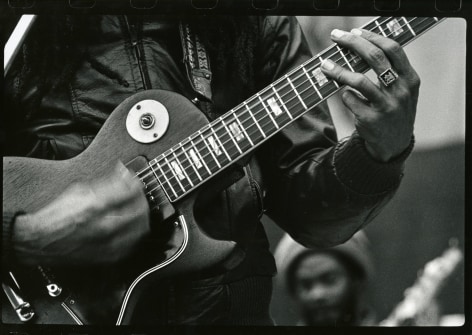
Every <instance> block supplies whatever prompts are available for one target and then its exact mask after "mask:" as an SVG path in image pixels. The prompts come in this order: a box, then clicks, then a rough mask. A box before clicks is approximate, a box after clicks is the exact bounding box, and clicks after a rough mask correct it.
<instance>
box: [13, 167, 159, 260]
mask: <svg viewBox="0 0 472 335" xmlns="http://www.w3.org/2000/svg"><path fill="white" fill-rule="evenodd" d="M149 232H150V223H149V206H148V203H147V201H146V197H145V195H144V192H143V185H142V183H141V182H140V181H139V180H138V179H137V178H135V177H134V176H133V175H132V174H131V173H130V172H129V171H128V169H127V168H126V167H125V166H123V165H122V164H121V163H120V164H118V166H116V168H115V170H114V171H113V172H112V173H111V174H110V175H109V176H107V177H105V178H101V179H99V180H97V181H94V182H93V181H90V182H87V183H77V184H74V185H71V186H70V187H69V188H68V189H66V190H65V191H64V192H63V193H62V194H61V195H60V196H59V197H57V198H56V199H55V200H53V201H52V202H51V203H49V204H48V205H47V206H45V207H44V208H42V209H40V210H39V211H37V212H35V213H28V214H26V215H21V216H18V217H17V219H16V221H15V224H14V230H13V235H12V238H13V245H14V246H15V254H16V257H17V259H18V261H19V262H20V263H25V264H41V265H72V264H88V265H90V264H107V263H113V262H116V261H118V260H120V259H123V258H124V257H126V256H127V255H129V254H130V253H131V252H132V251H133V249H134V248H135V247H136V245H137V243H138V242H139V241H140V240H141V239H142V238H143V237H144V236H146V235H147V234H148V233H149Z"/></svg>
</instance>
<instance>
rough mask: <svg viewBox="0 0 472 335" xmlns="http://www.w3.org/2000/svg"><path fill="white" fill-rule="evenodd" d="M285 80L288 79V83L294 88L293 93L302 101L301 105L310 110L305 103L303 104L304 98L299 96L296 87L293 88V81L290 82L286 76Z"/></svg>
mask: <svg viewBox="0 0 472 335" xmlns="http://www.w3.org/2000/svg"><path fill="white" fill-rule="evenodd" d="M285 78H287V81H288V83H289V84H290V86H291V87H292V89H293V92H294V93H295V95H296V96H297V98H298V100H300V103H301V104H302V106H303V108H305V109H308V108H307V106H306V105H305V102H303V100H302V97H301V96H300V94H298V91H297V89H296V88H295V86H293V83H292V81H291V80H290V78H289V77H288V76H287V75H285Z"/></svg>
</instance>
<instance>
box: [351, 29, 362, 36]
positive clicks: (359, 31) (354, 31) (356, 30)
mask: <svg viewBox="0 0 472 335" xmlns="http://www.w3.org/2000/svg"><path fill="white" fill-rule="evenodd" d="M351 33H352V34H354V35H357V36H361V35H362V30H360V29H357V28H354V29H352V30H351Z"/></svg>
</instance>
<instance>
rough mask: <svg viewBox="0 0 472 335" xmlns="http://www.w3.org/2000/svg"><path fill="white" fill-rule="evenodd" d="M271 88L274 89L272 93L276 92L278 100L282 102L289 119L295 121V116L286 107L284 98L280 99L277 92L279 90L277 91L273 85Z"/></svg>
mask: <svg viewBox="0 0 472 335" xmlns="http://www.w3.org/2000/svg"><path fill="white" fill-rule="evenodd" d="M270 87H271V88H272V91H274V94H275V95H276V96H277V99H279V101H280V104H281V105H282V107H283V109H285V112H286V113H287V115H288V117H289V118H290V120H293V116H292V114H291V113H290V112H289V110H288V109H287V106H286V105H285V103H284V102H283V100H282V98H281V97H280V95H279V93H278V92H277V90H276V89H275V87H274V84H271V85H270Z"/></svg>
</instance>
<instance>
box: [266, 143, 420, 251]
mask: <svg viewBox="0 0 472 335" xmlns="http://www.w3.org/2000/svg"><path fill="white" fill-rule="evenodd" d="M412 146H413V142H412V143H411V144H410V146H409V148H408V149H407V150H405V152H404V153H402V155H400V156H399V157H396V158H395V159H394V160H392V161H390V162H388V163H381V162H378V161H375V160H373V159H372V158H371V157H370V155H369V154H368V152H367V151H366V149H365V146H364V143H363V141H362V139H361V138H360V137H359V136H358V135H357V134H354V135H353V136H352V137H351V138H350V139H349V140H347V141H343V142H341V143H339V144H338V145H336V146H335V147H333V148H326V149H324V150H322V151H320V152H318V153H316V154H313V155H312V156H311V157H309V158H307V159H305V160H304V161H303V162H301V163H298V164H297V165H296V166H295V167H292V168H291V169H290V170H286V171H282V172H281V173H280V174H279V175H278V176H277V177H275V178H274V179H273V181H272V182H268V185H267V187H268V198H267V207H268V214H269V216H271V217H272V218H273V219H274V221H276V222H277V223H278V224H279V225H280V226H281V227H282V228H283V229H284V230H286V231H287V232H288V233H290V234H291V235H292V237H293V238H294V239H296V240H297V241H299V242H300V243H302V244H304V245H306V246H319V247H329V246H332V245H336V244H339V243H342V242H344V241H346V240H347V239H348V238H350V237H351V236H352V235H353V234H354V233H355V232H356V231H358V230H359V229H360V228H362V227H364V226H365V225H366V224H367V223H368V222H370V221H371V220H372V219H373V218H374V217H375V216H376V215H377V214H378V212H379V211H380V210H381V209H382V208H383V206H384V205H385V204H386V203H387V202H388V201H389V200H390V199H391V198H392V196H393V195H394V193H395V191H396V189H397V188H398V186H399V184H400V181H401V178H402V174H403V166H404V161H405V159H406V157H407V156H408V155H409V153H410V152H411V149H412Z"/></svg>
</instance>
